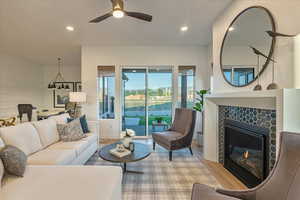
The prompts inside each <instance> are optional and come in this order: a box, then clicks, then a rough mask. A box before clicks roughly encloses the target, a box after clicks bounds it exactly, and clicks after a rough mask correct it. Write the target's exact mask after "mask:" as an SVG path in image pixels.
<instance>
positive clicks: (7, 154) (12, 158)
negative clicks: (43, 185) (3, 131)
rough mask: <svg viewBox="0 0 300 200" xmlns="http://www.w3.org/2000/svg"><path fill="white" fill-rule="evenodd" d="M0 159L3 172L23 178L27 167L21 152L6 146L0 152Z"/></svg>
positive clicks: (24, 156) (25, 158)
mask: <svg viewBox="0 0 300 200" xmlns="http://www.w3.org/2000/svg"><path fill="white" fill-rule="evenodd" d="M0 159H1V160H2V162H3V166H4V169H5V172H7V173H9V174H11V175H15V176H20V177H23V175H24V172H25V169H26V165H27V156H26V154H25V153H24V152H23V151H21V150H20V149H18V148H17V147H14V146H11V145H7V146H5V147H4V148H3V149H2V150H1V151H0Z"/></svg>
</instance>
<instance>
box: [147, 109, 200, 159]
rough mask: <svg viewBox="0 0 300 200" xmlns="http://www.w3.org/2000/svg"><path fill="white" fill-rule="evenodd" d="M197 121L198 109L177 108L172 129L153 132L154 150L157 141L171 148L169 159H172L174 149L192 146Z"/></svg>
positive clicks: (168, 148)
mask: <svg viewBox="0 0 300 200" xmlns="http://www.w3.org/2000/svg"><path fill="white" fill-rule="evenodd" d="M195 121H196V111H194V110H191V109H185V108H177V109H176V111H175V118H174V121H173V124H172V126H171V128H170V129H168V130H166V131H164V132H161V133H153V134H152V138H153V150H155V143H157V144H159V145H160V146H162V147H164V148H166V149H167V150H169V160H170V161H172V151H174V150H179V149H183V148H189V149H190V152H191V154H192V155H193V151H192V148H191V145H192V140H193V134H194V128H195Z"/></svg>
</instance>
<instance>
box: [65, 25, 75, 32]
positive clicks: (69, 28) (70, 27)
mask: <svg viewBox="0 0 300 200" xmlns="http://www.w3.org/2000/svg"><path fill="white" fill-rule="evenodd" d="M66 29H67V30H68V31H74V30H75V29H74V27H73V26H66Z"/></svg>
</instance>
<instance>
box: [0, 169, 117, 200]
mask: <svg viewBox="0 0 300 200" xmlns="http://www.w3.org/2000/svg"><path fill="white" fill-rule="evenodd" d="M5 182H6V183H5V184H4V185H3V187H2V190H1V191H0V199H4V200H21V199H22V200H69V199H71V200H83V199H88V200H121V199H122V196H121V186H122V170H121V168H120V167H111V166H84V167H82V166H28V167H27V170H26V172H25V174H24V177H23V178H21V179H20V178H13V177H10V178H9V179H8V180H6V181H5ZM83 183H84V184H83Z"/></svg>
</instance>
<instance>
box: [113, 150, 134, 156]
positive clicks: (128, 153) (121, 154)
mask: <svg viewBox="0 0 300 200" xmlns="http://www.w3.org/2000/svg"><path fill="white" fill-rule="evenodd" d="M109 152H110V153H111V154H112V155H113V156H116V157H118V158H123V157H125V156H128V155H130V154H131V151H129V150H128V149H125V150H124V151H122V152H119V151H117V149H111V150H110V151H109Z"/></svg>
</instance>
